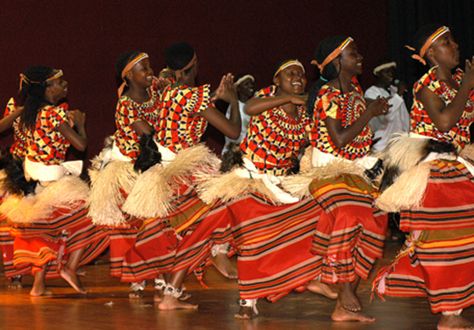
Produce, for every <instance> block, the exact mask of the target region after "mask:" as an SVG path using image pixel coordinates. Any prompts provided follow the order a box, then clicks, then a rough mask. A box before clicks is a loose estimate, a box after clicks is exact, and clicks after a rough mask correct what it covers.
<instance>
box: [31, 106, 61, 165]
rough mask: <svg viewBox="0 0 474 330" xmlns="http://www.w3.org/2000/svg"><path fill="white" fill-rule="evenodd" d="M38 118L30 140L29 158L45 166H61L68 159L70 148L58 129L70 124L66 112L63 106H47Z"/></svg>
mask: <svg viewBox="0 0 474 330" xmlns="http://www.w3.org/2000/svg"><path fill="white" fill-rule="evenodd" d="M36 118H37V119H36V126H35V128H34V130H33V131H32V132H31V138H28V143H27V144H28V147H27V157H28V159H29V160H32V161H35V162H39V163H42V164H45V165H59V164H60V163H62V162H63V161H64V160H65V159H66V152H67V150H68V148H69V146H70V142H69V141H68V140H67V139H66V138H65V137H64V135H62V134H61V132H59V129H58V128H59V126H60V125H61V124H63V123H68V118H67V115H66V110H65V109H64V107H62V106H52V105H46V106H44V107H43V108H41V110H40V111H39V113H38V115H37V117H36Z"/></svg>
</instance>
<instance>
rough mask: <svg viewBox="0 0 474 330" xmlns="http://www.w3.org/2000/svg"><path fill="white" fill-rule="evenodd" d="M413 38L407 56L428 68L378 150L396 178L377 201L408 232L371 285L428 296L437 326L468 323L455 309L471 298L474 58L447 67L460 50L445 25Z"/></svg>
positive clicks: (404, 294) (462, 326)
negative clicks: (393, 137)
mask: <svg viewBox="0 0 474 330" xmlns="http://www.w3.org/2000/svg"><path fill="white" fill-rule="evenodd" d="M415 42H416V44H415V48H414V49H413V50H414V52H415V53H414V55H413V58H415V59H417V60H419V61H420V62H421V63H423V64H429V66H430V69H429V70H428V72H427V73H425V74H424V75H423V76H422V77H421V78H420V79H419V80H418V81H417V82H416V83H415V85H414V87H413V96H414V103H413V108H412V112H411V133H410V135H409V137H401V138H399V139H398V140H397V141H394V142H392V143H391V145H389V148H388V150H387V151H386V153H385V155H384V156H383V159H384V165H385V167H386V170H385V172H386V173H385V178H388V179H391V180H385V181H387V185H388V183H391V181H394V182H393V184H392V185H390V186H389V187H388V188H387V189H386V190H385V191H384V192H383V194H382V195H381V196H380V198H379V199H378V201H377V203H378V205H379V206H380V207H382V208H384V209H386V210H388V211H391V212H397V211H400V212H401V222H400V229H401V230H403V231H405V232H408V233H409V236H408V238H407V242H406V244H405V246H404V247H403V249H402V250H401V251H400V253H399V254H398V256H397V257H396V259H395V260H394V261H393V263H392V264H391V265H390V266H388V267H386V268H384V269H382V270H381V271H380V272H379V274H378V276H377V279H376V281H375V283H374V291H375V292H376V293H377V294H379V295H389V296H395V297H427V299H428V302H429V304H430V308H431V311H432V312H433V313H441V318H440V320H439V322H438V329H472V328H474V325H473V324H472V323H470V322H469V321H468V320H466V319H464V318H463V317H462V316H461V312H462V310H463V309H464V308H467V307H469V306H472V305H473V303H474V290H473V288H474V273H473V271H472V270H473V269H474V261H473V260H474V252H473V251H474V249H473V247H474V224H473V222H472V216H473V206H474V189H473V188H474V179H473V174H474V167H473V164H474V163H473V161H474V152H473V151H474V149H473V148H472V146H471V145H470V144H469V143H470V142H469V140H470V134H469V126H470V125H471V124H472V122H473V119H474V91H473V88H474V58H472V59H470V60H466V62H465V72H463V71H462V70H460V69H457V70H455V72H454V74H453V73H452V71H453V70H454V69H455V68H456V67H457V66H458V65H459V49H458V44H457V43H456V42H455V41H454V39H453V36H452V34H451V32H450V30H449V28H448V27H446V26H442V27H439V26H433V25H429V26H424V27H422V28H420V30H419V31H418V32H417V34H416V36H415ZM400 151H402V152H400ZM458 153H460V155H459V156H457V154H458ZM398 175H399V176H398ZM397 176H398V177H397ZM393 178H395V180H393ZM454 274H455V275H454Z"/></svg>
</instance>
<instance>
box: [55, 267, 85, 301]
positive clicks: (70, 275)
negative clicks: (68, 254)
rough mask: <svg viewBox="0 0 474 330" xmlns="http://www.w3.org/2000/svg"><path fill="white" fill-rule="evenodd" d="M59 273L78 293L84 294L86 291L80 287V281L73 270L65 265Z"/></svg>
mask: <svg viewBox="0 0 474 330" xmlns="http://www.w3.org/2000/svg"><path fill="white" fill-rule="evenodd" d="M59 275H61V277H62V278H63V279H64V280H65V281H66V282H68V283H69V285H70V286H71V287H72V288H73V289H74V290H76V291H77V292H79V293H82V294H86V293H87V291H86V290H85V289H84V288H83V287H82V284H81V282H80V281H79V279H78V278H77V274H76V272H75V271H72V270H71V269H69V268H68V267H67V266H65V267H64V268H63V269H61V271H60V272H59Z"/></svg>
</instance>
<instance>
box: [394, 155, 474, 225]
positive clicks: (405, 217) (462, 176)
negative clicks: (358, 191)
mask: <svg viewBox="0 0 474 330" xmlns="http://www.w3.org/2000/svg"><path fill="white" fill-rule="evenodd" d="M430 165H431V170H430V177H429V179H428V183H427V187H426V191H425V195H424V198H423V200H422V203H421V205H420V206H419V207H416V208H414V209H411V210H402V212H401V213H400V215H401V220H400V228H401V229H402V230H403V231H407V232H408V231H411V230H451V229H463V228H471V227H472V219H474V178H473V176H472V175H471V173H470V172H469V171H468V170H467V168H466V167H465V166H464V165H463V164H461V163H459V162H458V161H448V160H435V161H432V162H431V163H430Z"/></svg>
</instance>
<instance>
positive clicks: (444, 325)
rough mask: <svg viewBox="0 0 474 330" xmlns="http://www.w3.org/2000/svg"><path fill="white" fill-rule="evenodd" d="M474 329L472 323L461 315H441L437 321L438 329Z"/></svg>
mask: <svg viewBox="0 0 474 330" xmlns="http://www.w3.org/2000/svg"><path fill="white" fill-rule="evenodd" d="M458 329H463V330H465V329H474V324H472V323H471V322H469V321H468V320H466V319H465V318H464V317H462V316H461V315H443V316H441V319H440V320H439V322H438V330H458Z"/></svg>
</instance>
